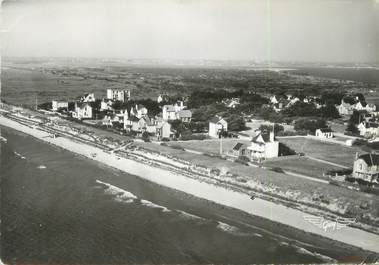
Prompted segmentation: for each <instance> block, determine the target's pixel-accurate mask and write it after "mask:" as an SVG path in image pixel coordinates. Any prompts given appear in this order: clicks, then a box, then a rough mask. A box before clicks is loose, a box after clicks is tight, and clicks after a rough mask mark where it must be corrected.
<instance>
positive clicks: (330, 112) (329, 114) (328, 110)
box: [319, 104, 340, 119]
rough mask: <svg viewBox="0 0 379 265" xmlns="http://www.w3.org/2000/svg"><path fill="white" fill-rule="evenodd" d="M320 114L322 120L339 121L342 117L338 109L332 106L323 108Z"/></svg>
mask: <svg viewBox="0 0 379 265" xmlns="http://www.w3.org/2000/svg"><path fill="white" fill-rule="evenodd" d="M319 113H320V116H321V117H322V118H326V119H329V118H331V119H337V118H339V117H340V114H339V112H338V110H337V108H336V107H335V106H334V105H332V104H327V105H326V106H325V107H321V108H320V109H319Z"/></svg>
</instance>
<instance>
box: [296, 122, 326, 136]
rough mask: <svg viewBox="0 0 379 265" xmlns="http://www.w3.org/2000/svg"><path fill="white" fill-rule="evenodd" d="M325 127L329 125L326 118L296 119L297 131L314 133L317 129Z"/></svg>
mask: <svg viewBox="0 0 379 265" xmlns="http://www.w3.org/2000/svg"><path fill="white" fill-rule="evenodd" d="M325 127H327V125H326V121H325V120H324V119H319V118H314V119H309V118H301V119H298V120H296V122H295V126H294V129H295V130H296V131H307V132H308V133H311V134H314V133H315V132H316V130H317V129H319V128H325Z"/></svg>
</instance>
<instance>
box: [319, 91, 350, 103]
mask: <svg viewBox="0 0 379 265" xmlns="http://www.w3.org/2000/svg"><path fill="white" fill-rule="evenodd" d="M344 95H345V93H343V92H325V93H323V94H322V95H321V99H320V101H321V103H322V104H330V105H339V104H341V100H342V98H343V97H344Z"/></svg>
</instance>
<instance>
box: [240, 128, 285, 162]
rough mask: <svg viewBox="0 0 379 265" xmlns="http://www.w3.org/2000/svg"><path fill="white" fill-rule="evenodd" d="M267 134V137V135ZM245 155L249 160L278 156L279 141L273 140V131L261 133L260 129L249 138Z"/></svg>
mask: <svg viewBox="0 0 379 265" xmlns="http://www.w3.org/2000/svg"><path fill="white" fill-rule="evenodd" d="M267 136H268V137H267ZM246 150H247V156H248V157H250V159H251V160H262V159H267V158H273V157H278V156H279V142H278V141H275V137H274V132H270V134H269V135H263V134H262V133H261V132H260V131H258V132H257V135H256V136H255V137H254V138H253V139H252V140H251V145H250V146H248V147H247V148H246Z"/></svg>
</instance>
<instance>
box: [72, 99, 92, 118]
mask: <svg viewBox="0 0 379 265" xmlns="http://www.w3.org/2000/svg"><path fill="white" fill-rule="evenodd" d="M72 116H73V117H74V118H76V119H79V120H81V119H92V117H93V108H92V106H91V104H89V103H87V102H76V103H75V111H74V112H73V114H72Z"/></svg>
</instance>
